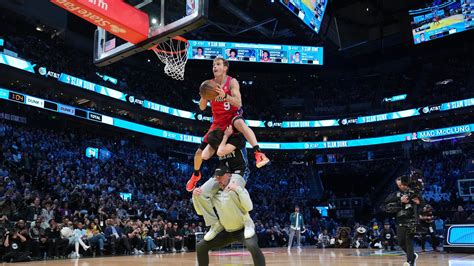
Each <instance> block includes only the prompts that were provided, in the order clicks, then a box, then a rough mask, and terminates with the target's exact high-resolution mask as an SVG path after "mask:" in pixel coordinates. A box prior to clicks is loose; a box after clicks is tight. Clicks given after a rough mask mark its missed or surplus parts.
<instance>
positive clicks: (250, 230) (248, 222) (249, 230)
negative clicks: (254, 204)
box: [244, 212, 255, 239]
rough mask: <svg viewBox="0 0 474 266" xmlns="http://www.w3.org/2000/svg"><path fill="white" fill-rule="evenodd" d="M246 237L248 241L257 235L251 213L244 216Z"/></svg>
mask: <svg viewBox="0 0 474 266" xmlns="http://www.w3.org/2000/svg"><path fill="white" fill-rule="evenodd" d="M244 225H245V229H244V237H245V238H246V239H249V238H252V237H253V236H254V235H255V223H254V222H253V220H252V218H250V215H249V213H248V212H247V214H246V215H245V216H244Z"/></svg>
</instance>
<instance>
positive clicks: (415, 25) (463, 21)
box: [409, 0, 474, 44]
mask: <svg viewBox="0 0 474 266" xmlns="http://www.w3.org/2000/svg"><path fill="white" fill-rule="evenodd" d="M409 15H410V18H411V27H412V33H413V40H414V42H415V44H419V43H422V42H427V41H431V40H434V39H438V38H442V37H445V36H448V35H451V34H454V33H458V32H463V31H466V30H470V29H472V28H474V21H473V19H474V0H448V1H446V0H436V1H430V2H427V3H426V4H425V5H424V6H420V8H419V9H416V10H409Z"/></svg>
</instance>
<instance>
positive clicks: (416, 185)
mask: <svg viewBox="0 0 474 266" xmlns="http://www.w3.org/2000/svg"><path fill="white" fill-rule="evenodd" d="M399 178H400V182H401V183H402V184H403V185H406V186H407V187H408V189H407V190H406V191H403V192H402V191H400V192H398V193H400V194H399V196H400V197H403V196H407V197H408V200H409V203H406V204H403V203H402V204H400V203H399V202H398V201H397V202H390V203H388V204H386V205H385V206H383V209H384V211H385V212H387V213H396V214H397V217H402V216H403V217H413V203H412V200H413V199H414V198H418V199H421V198H422V195H421V193H422V192H423V190H424V188H425V183H424V177H423V174H422V172H421V171H420V170H418V169H414V170H412V171H410V174H409V175H403V176H400V177H399ZM413 223H416V218H415V217H413Z"/></svg>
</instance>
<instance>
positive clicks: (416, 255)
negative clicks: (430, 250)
mask: <svg viewBox="0 0 474 266" xmlns="http://www.w3.org/2000/svg"><path fill="white" fill-rule="evenodd" d="M417 259H418V253H415V261H414V262H413V265H416V260H417Z"/></svg>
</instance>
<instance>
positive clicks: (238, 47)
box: [188, 40, 323, 65]
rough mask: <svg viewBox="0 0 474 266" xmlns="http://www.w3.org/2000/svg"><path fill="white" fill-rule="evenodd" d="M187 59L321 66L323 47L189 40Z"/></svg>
mask: <svg viewBox="0 0 474 266" xmlns="http://www.w3.org/2000/svg"><path fill="white" fill-rule="evenodd" d="M189 44H190V46H189V50H188V59H200V60H213V59H214V58H216V57H222V58H225V59H227V60H229V61H240V62H259V63H281V64H301V65H322V64H323V47H316V46H296V45H280V44H257V43H235V42H213V41H197V40H189Z"/></svg>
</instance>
